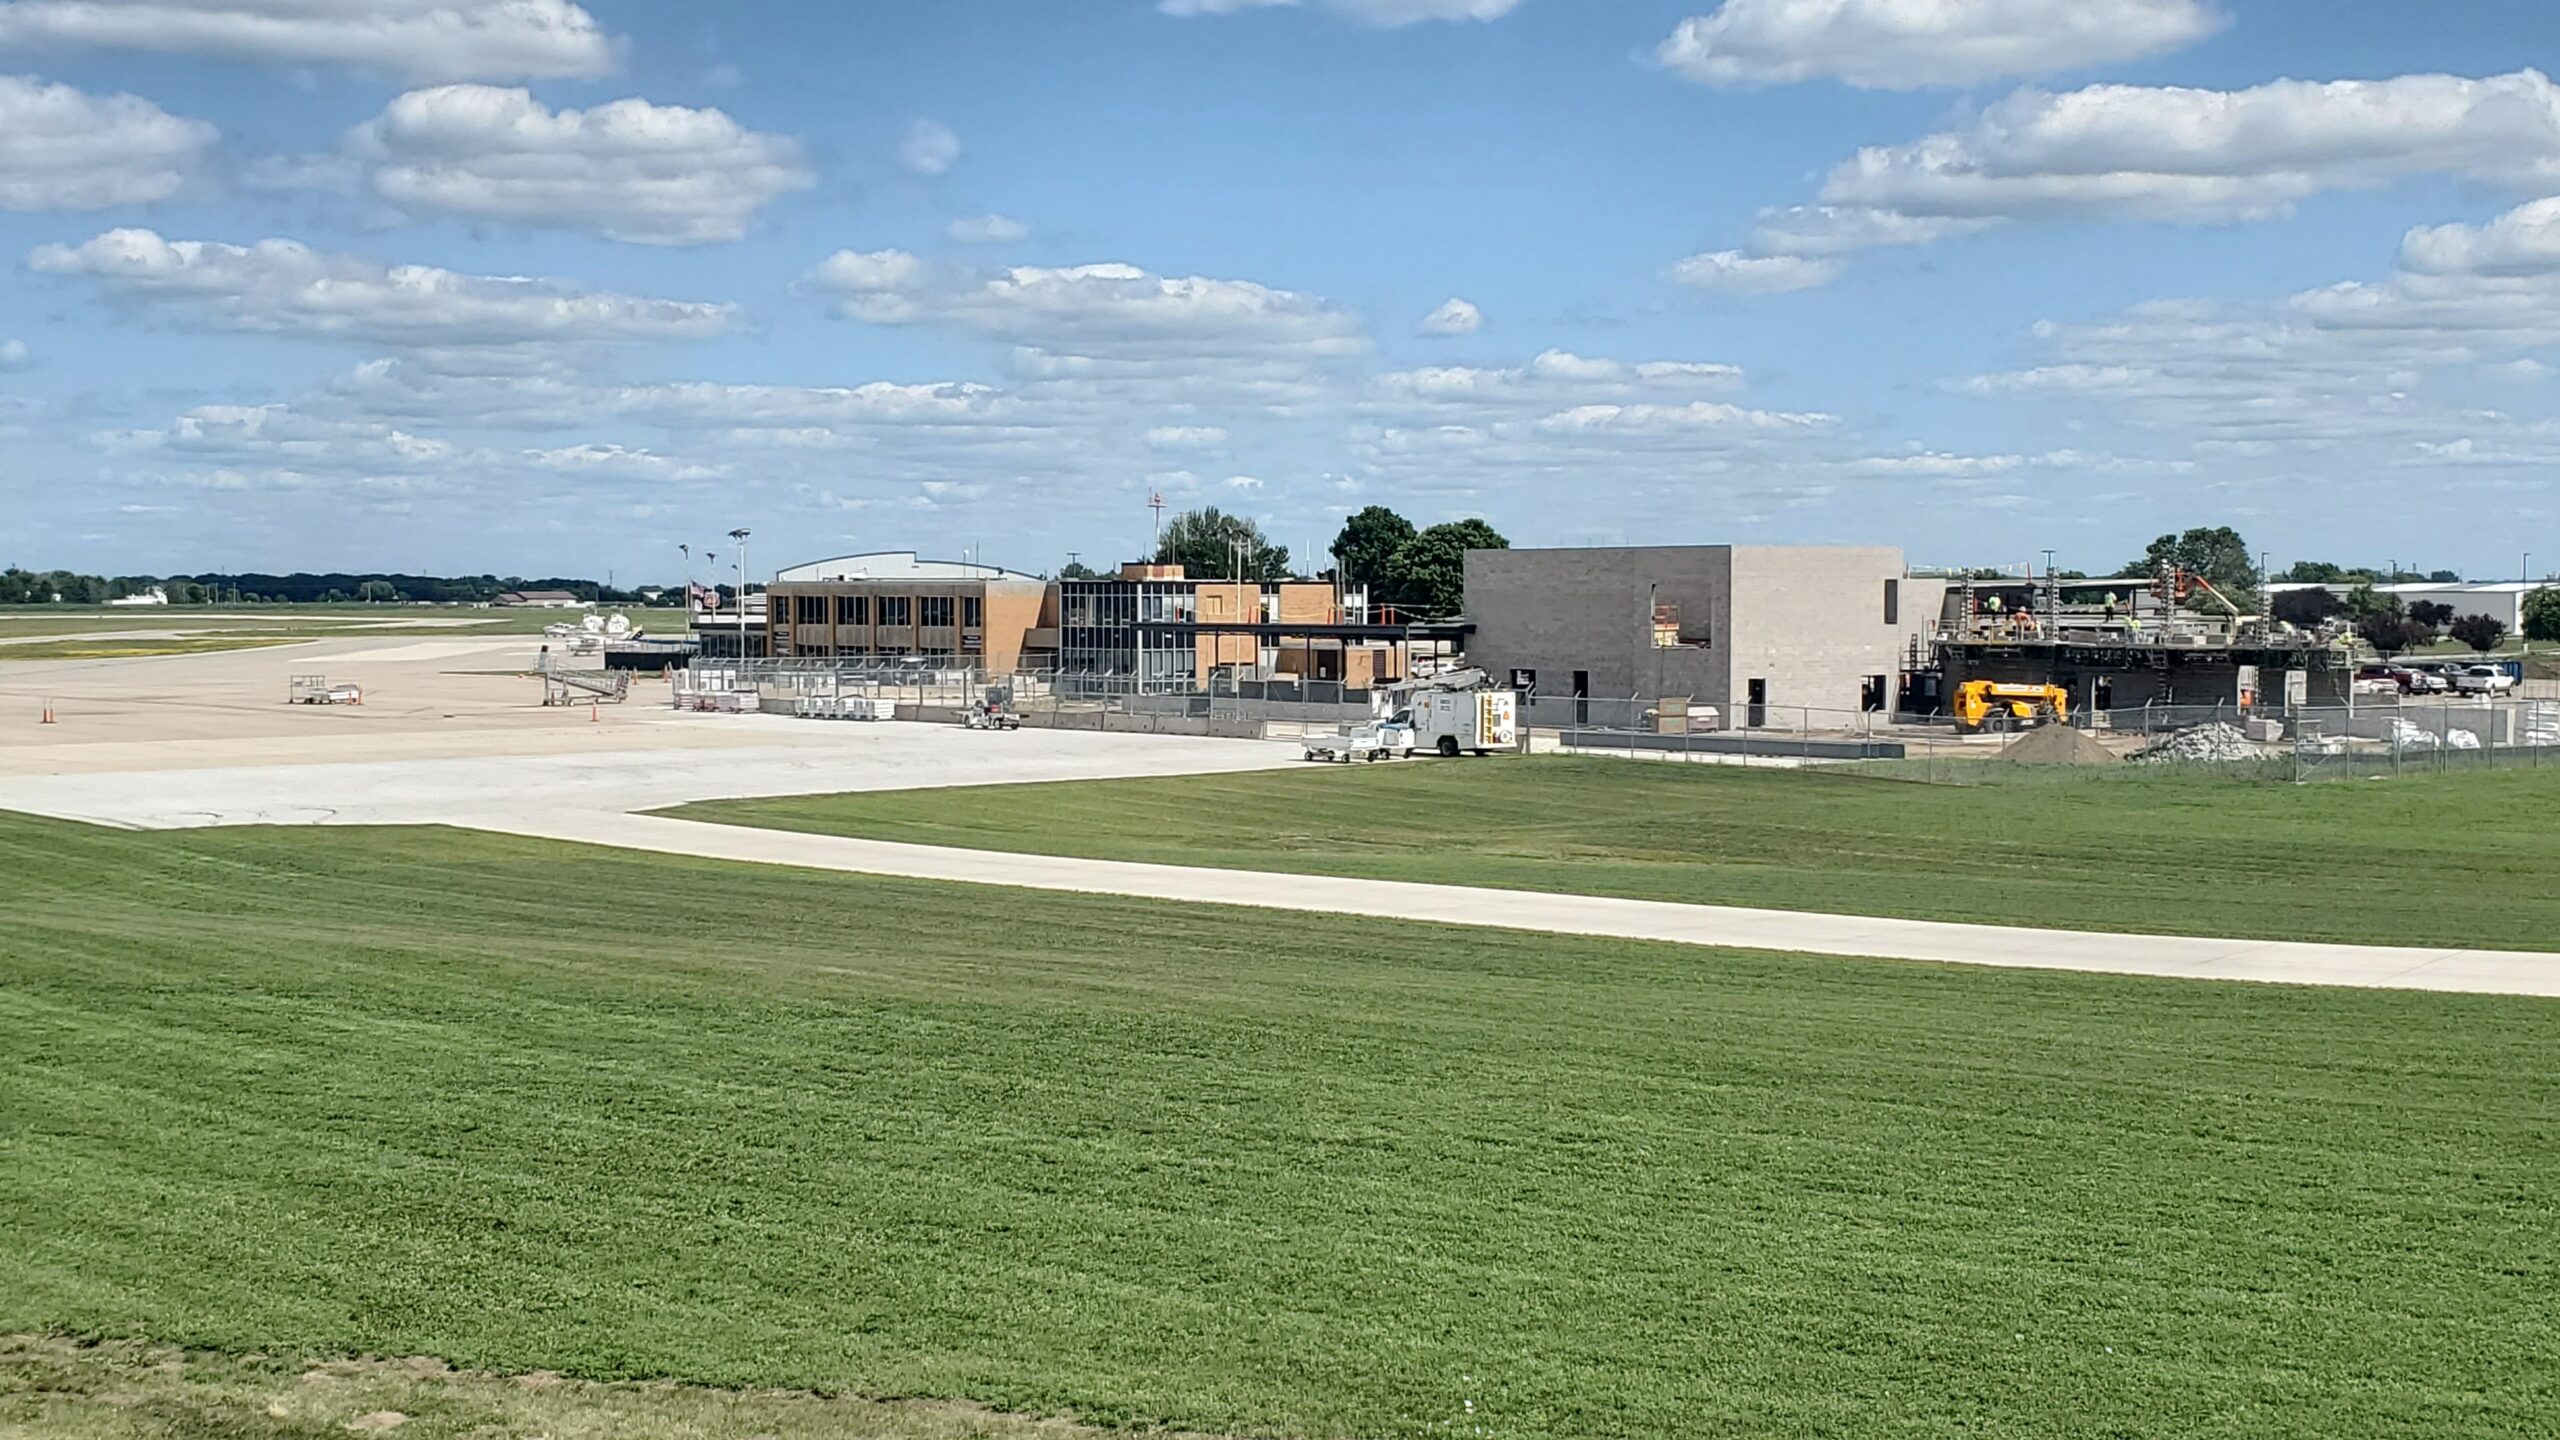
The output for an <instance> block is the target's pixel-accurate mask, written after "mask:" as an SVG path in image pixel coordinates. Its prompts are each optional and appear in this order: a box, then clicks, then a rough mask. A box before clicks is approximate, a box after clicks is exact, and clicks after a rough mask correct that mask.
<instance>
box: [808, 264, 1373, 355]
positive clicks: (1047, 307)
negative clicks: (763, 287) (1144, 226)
mask: <svg viewBox="0 0 2560 1440" xmlns="http://www.w3.org/2000/svg"><path fill="white" fill-rule="evenodd" d="M809 278H810V283H811V284H812V285H813V286H814V287H815V288H817V289H819V290H822V291H825V292H827V293H830V294H832V295H834V296H835V297H836V306H837V309H838V310H839V311H840V312H841V313H842V314H844V315H845V316H846V317H847V318H850V319H855V320H864V321H869V322H871V323H873V324H882V325H901V324H909V323H914V322H919V321H929V322H936V323H943V324H950V325H956V326H959V327H961V328H963V329H967V330H972V331H975V332H977V333H979V334H983V335H989V336H993V337H996V338H999V339H1004V340H1010V341H1014V342H1016V343H1018V344H1021V345H1025V346H1030V347H1034V348H1035V349H1037V350H1039V351H1041V352H1046V353H1049V354H1051V355H1057V356H1079V357H1089V358H1097V359H1107V358H1120V359H1141V360H1169V359H1176V358H1181V357H1197V356H1251V355H1282V356H1291V357H1301V358H1303V357H1319V356H1329V355H1347V354H1352V353H1355V352H1357V351H1359V350H1360V349H1362V348H1364V342H1363V341H1362V339H1361V335H1360V324H1359V321H1358V319H1357V318H1356V317H1354V316H1352V315H1351V314H1349V313H1348V312H1345V311H1342V310H1338V309H1335V308H1334V307H1333V306H1331V305H1328V304H1326V303H1325V302H1324V301H1322V300H1319V299H1317V298H1315V297H1314V296H1311V295H1302V294H1299V293H1297V292H1295V291H1290V290H1279V289H1274V288H1272V287H1270V286H1267V285H1260V284H1256V283H1254V282H1253V281H1250V280H1218V279H1209V278H1205V277H1202V276H1196V275H1194V276H1187V277H1186V276H1166V275H1156V274H1151V273H1149V272H1148V271H1145V270H1142V269H1140V268H1138V267H1137V266H1135V265H1119V264H1103V265H1072V266H1063V267H1049V266H1036V265H1020V266H1015V267H1013V268H1012V269H1009V270H1001V271H997V272H995V273H994V274H991V275H980V276H952V277H937V276H933V275H930V274H928V273H927V272H926V271H925V268H924V267H923V265H922V264H921V263H920V262H919V261H917V260H916V258H915V257H914V256H912V255H909V254H906V253H905V252H903V251H896V250H888V251H872V252H867V253H866V252H861V251H851V250H846V251H839V252H837V253H836V254H835V255H833V256H830V257H829V258H828V259H827V261H826V262H825V263H824V264H822V265H820V266H819V267H818V269H817V270H816V271H815V272H814V273H813V274H812V275H811V276H810V277H809ZM1068 368H1070V369H1072V368H1073V367H1068Z"/></svg>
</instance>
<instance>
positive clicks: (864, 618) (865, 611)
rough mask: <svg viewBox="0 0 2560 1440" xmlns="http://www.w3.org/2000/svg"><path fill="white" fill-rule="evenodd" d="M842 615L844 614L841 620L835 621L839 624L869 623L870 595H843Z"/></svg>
mask: <svg viewBox="0 0 2560 1440" xmlns="http://www.w3.org/2000/svg"><path fill="white" fill-rule="evenodd" d="M843 616H844V618H843V619H841V620H839V621H837V622H836V623H837V624H839V625H868V624H870V623H871V597H870V596H868V595H847V596H846V597H844V611H843Z"/></svg>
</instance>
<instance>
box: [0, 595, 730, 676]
mask: <svg viewBox="0 0 2560 1440" xmlns="http://www.w3.org/2000/svg"><path fill="white" fill-rule="evenodd" d="M632 613H634V615H635V623H638V624H643V625H645V624H647V623H648V617H649V615H650V614H651V613H653V612H647V611H639V612H632ZM656 613H666V614H670V615H672V614H673V612H656ZM563 618H569V619H573V620H574V619H575V618H576V617H575V615H573V614H565V612H562V611H557V610H466V609H459V608H448V607H442V606H415V605H254V606H246V607H242V606H209V607H204V608H201V609H200V608H198V607H195V606H183V605H182V606H151V607H148V608H136V609H101V608H96V607H88V608H74V607H67V606H60V605H15V606H0V662H5V661H10V660H120V659H134V658H139V657H145V656H155V655H203V654H211V653H214V652H218V651H224V650H248V649H255V648H258V647H261V646H268V645H283V644H289V643H291V642H294V641H298V640H333V639H348V638H355V637H365V636H409V637H415V636H424V635H437V636H447V637H451V638H456V639H470V638H473V637H477V636H484V635H498V636H503V635H530V634H538V633H540V632H541V630H542V627H543V626H545V625H548V624H552V623H554V622H557V621H559V620H561V619H563ZM464 620H467V621H469V622H471V623H469V624H455V623H453V622H455V621H464ZM674 621H675V625H676V627H677V628H681V626H682V623H683V621H682V617H681V616H680V615H679V616H674ZM125 632H131V633H125Z"/></svg>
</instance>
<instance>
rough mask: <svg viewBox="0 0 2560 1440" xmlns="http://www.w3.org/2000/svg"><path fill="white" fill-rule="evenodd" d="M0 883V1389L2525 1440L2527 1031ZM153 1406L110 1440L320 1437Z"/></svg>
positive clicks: (45, 827)
mask: <svg viewBox="0 0 2560 1440" xmlns="http://www.w3.org/2000/svg"><path fill="white" fill-rule="evenodd" d="M1418 774H1419V772H1417V775H1418ZM1408 783H1410V782H1408ZM0 867H5V869H6V873H7V874H8V875H9V876H10V877H11V883H10V884H9V885H8V886H7V887H5V889H0V1332H7V1333H14V1334H21V1335H53V1336H126V1337H135V1338H136V1339H137V1340H139V1341H144V1342H150V1343H156V1344H164V1345H181V1346H186V1347H190V1348H191V1349H192V1350H194V1351H197V1352H211V1353H213V1354H215V1355H221V1356H231V1357H236V1363H237V1364H238V1365H240V1366H247V1367H253V1370H254V1367H255V1366H257V1365H259V1364H261V1363H265V1362H259V1361H255V1360H252V1359H251V1358H249V1357H252V1356H270V1357H280V1358H281V1359H282V1360H283V1362H284V1363H286V1364H287V1365H289V1366H294V1367H299V1366H303V1365H306V1364H308V1363H310V1362H312V1361H314V1360H328V1359H332V1358H337V1357H357V1356H365V1355H375V1356H392V1357H398V1356H427V1357H433V1358H434V1359H436V1360H437V1361H440V1362H445V1363H450V1364H452V1365H455V1366H459V1367H463V1368H466V1369H469V1370H472V1371H475V1372H487V1373H490V1374H496V1375H510V1374H516V1373H522V1372H529V1371H545V1370H548V1371H558V1372H562V1373H564V1374H566V1375H568V1376H570V1377H573V1378H577V1379H581V1380H589V1381H602V1382H612V1381H622V1380H635V1379H657V1380H673V1381H682V1382H688V1383H693V1384H702V1385H711V1386H721V1387H748V1388H756V1387H783V1388H789V1389H808V1390H813V1391H817V1392H822V1393H828V1394H853V1395H887V1396H909V1397H948V1398H952V1399H957V1400H965V1401H970V1402H975V1403H979V1404H983V1405H987V1406H992V1407H996V1408H998V1409H1001V1410H1004V1411H1009V1412H1027V1413H1037V1414H1050V1415H1057V1414H1071V1415H1076V1416H1080V1417H1082V1418H1083V1419H1085V1420H1087V1421H1091V1422H1095V1423H1101V1424H1110V1425H1151V1424H1167V1425H1173V1426H1179V1427H1184V1428H1189V1429H1197V1430H1206V1431H1224V1432H1235V1433H1250V1434H1257V1435H1297V1436H1323V1437H1332V1436H1375V1435H1396V1434H1415V1433H1421V1434H1455V1435H1472V1434H1473V1433H1474V1430H1475V1429H1476V1428H1478V1427H1481V1428H1482V1429H1483V1430H1484V1432H1485V1433H1486V1434H1490V1435H1517V1436H1661V1435H1674V1434H1676V1435H1683V1436H1695V1437H1726V1436H1733V1437H1740V1436H1750V1437H1792V1436H1806V1437H1810V1436H1841V1435H1858V1436H1862V1437H1901V1436H1910V1437H1919V1436H1930V1437H1937V1436H1945V1435H1949V1434H1958V1433H1969V1434H1982V1435H1999V1436H2003V1437H2030V1440H2032V1437H2047V1436H2050V1437H2074V1440H2077V1437H2084V1436H2090V1435H2117V1436H2153V1435H2157V1436H2179V1437H2233V1440H2238V1437H2248V1440H2269V1437H2278V1440H2283V1437H2302V1440H2312V1437H2318V1440H2334V1437H2337V1436H2342V1435H2354V1436H2357V1437H2360V1440H2393V1437H2416V1436H2429V1437H2434V1436H2444V1437H2457V1436H2458V1437H2475V1436H2483V1435H2527V1434H2534V1433H2538V1432H2541V1431H2544V1430H2547V1428H2548V1425H2549V1419H2550V1417H2551V1416H2552V1415H2554V1414H2560V1371H2555V1370H2554V1368H2553V1367H2552V1366H2551V1365H2550V1363H2549V1360H2550V1356H2551V1355H2552V1354H2554V1353H2560V1280H2555V1265H2560V1239H2555V1237H2560V1216H2555V1209H2554V1199H2553V1197H2554V1196H2555V1195H2560V1146H2556V1145H2555V1127H2556V1124H2560V1082H2555V1080H2554V1078H2553V1072H2552V1069H2551V1066H2550V1064H2549V1059H2550V1056H2551V1055H2552V1054H2553V1053H2554V1051H2555V1047H2560V1006H2554V1005H2551V1004H2548V1003H2541V1002H2533V1001H2521V1000H2510V999H2503V998H2494V997H2476V996H2453V995H2434V994H2416V993H2403V992H2391V991H2358V990H2314V989H2291V988H2284V987H2274V986H2247V985H2215V984H2198V983H2180V982H2161V981H2152V980H2144V979H2136V978H2127V977H2106V976H2084V975H2072V974H2064V973H2050V972H2038V971H2010V970H1992V969H1970V968H1965V967H1948V966H1921V965H1902V964H1889V963H1880V962H1860V961H1843V960H1830V959H1806V958H1801V957H1787V956H1777V955H1761V954H1741V953H1731V952H1717V951H1706V950H1697V949H1688V948H1679V947H1668V946H1651V945H1640V944H1624V943H1614V942H1601V941H1586V940H1576V939H1569V938H1559V937H1546V936H1532V935H1521V934H1506V933H1499V932H1483V931H1470V930H1454V929H1437V928H1431V927H1399V926H1390V925H1381V924H1377V923H1374V922H1367V921H1356V920H1349V919H1338V918H1330V917H1320V916H1307V915H1288V914H1280V913H1271V912H1257V911H1248V910H1234V909H1220V908H1215V907H1202V906H1180V905H1167V904H1158V903H1149V902H1140V901H1133V900H1122V899H1116V898H1111V897H1101V896H1073V895H1057V894H1045V893H1028V892H1016V891H1007V890H1003V889H995V888H983V887H959V886H945V885H932V884H925V883H917V882H902V881H892V880H880V879H867V878H859V877H848V876H842V875H833V874H821V873H813V872H803V871H796V870H792V869H788V868H783V867H745V866H731V865H721V864H716V863H711V862H702V861H692V860H685V859H679V858H673V857H661V856H650V855H644V854H636V853H631V854H625V853H609V852H604V851H593V850H582V849H578V848H575V847H569V846H561V845H554V844H545V843H537V842H532V841H525V840H517V839H511V838H505V837H496V836H489V835H483V834H472V833H460V832H450V831H442V830H433V829H417V830H360V829H296V830H256V829H239V830H203V831H184V832H167V833H130V832H116V831H107V830H98V829H89V828H84V827H80V826H74V825H67V824H59V823H50V822H38V821H32V820H22V819H6V818H0ZM230 1373H231V1372H228V1371H225V1370H224V1369H223V1368H222V1367H221V1366H219V1365H216V1366H214V1367H213V1368H212V1369H211V1370H209V1371H208V1372H207V1374H208V1376H209V1377H210V1378H209V1380H208V1383H209V1384H232V1385H234V1387H235V1389H237V1388H244V1387H245V1388H248V1389H254V1388H255V1386H256V1385H257V1384H261V1383H264V1382H262V1381H258V1380H257V1379H256V1375H255V1373H252V1374H251V1375H250V1377H249V1378H248V1379H245V1380H239V1379H237V1378H236V1377H235V1378H234V1379H232V1380H226V1379H224V1378H223V1377H224V1376H225V1375H227V1374H230ZM181 1378H183V1377H181ZM235 1382H236V1383H235ZM65 1383H67V1384H81V1385H87V1384H95V1383H100V1382H97V1381H95V1380H94V1379H91V1380H79V1379H77V1378H76V1377H75V1379H74V1380H72V1381H67V1382H65ZM131 1393H133V1394H135V1395H137V1396H142V1395H148V1394H149V1393H150V1392H149V1389H148V1387H140V1388H137V1389H136V1390H135V1391H133V1392H131ZM226 1393H228V1392H226ZM467 1398H468V1397H464V1396H457V1397H455V1399H454V1401H453V1404H454V1405H455V1406H456V1407H462V1406H464V1404H465V1401H466V1399H467ZM677 1399H678V1400H679V1401H681V1403H683V1404H687V1405H690V1404H695V1403H697V1399H698V1397H697V1396H696V1395H695V1392H692V1391H689V1390H688V1391H682V1392H679V1394H678V1396H677ZM42 1400H43V1397H42V1396H41V1395H36V1396H30V1394H28V1393H27V1392H25V1391H23V1390H22V1391H20V1392H18V1393H16V1394H12V1395H6V1396H0V1415H6V1416H9V1417H12V1419H13V1420H15V1419H16V1417H22V1416H25V1415H28V1414H30V1413H35V1414H37V1415H38V1416H39V1417H41V1414H42V1413H43V1412H41V1411H32V1412H31V1411H30V1409H29V1407H30V1406H32V1405H36V1404H38V1403H40V1402H41V1401H42ZM199 1400H200V1401H201V1402H202V1403H201V1404H199V1405H196V1406H194V1407H193V1408H190V1406H189V1405H186V1404H182V1403H180V1402H178V1401H176V1400H174V1399H170V1398H168V1397H165V1396H164V1397H162V1399H161V1401H159V1402H152V1401H148V1400H143V1401H138V1402H137V1403H136V1404H135V1405H134V1406H133V1407H131V1408H130V1409H129V1410H128V1411H127V1412H126V1413H127V1414H129V1415H132V1416H134V1417H137V1418H136V1420H135V1423H136V1424H137V1425H143V1426H148V1425H151V1424H156V1423H159V1422H158V1421H157V1420H156V1419H155V1418H154V1417H176V1418H170V1419H168V1421H167V1425H166V1427H165V1428H163V1429H160V1430H158V1431H156V1432H153V1431H149V1430H136V1431H134V1432H131V1433H159V1434H167V1435H224V1436H235V1435H236V1436H256V1435H287V1434H297V1433H308V1432H307V1431H292V1430H286V1429H283V1428H281V1427H282V1425H283V1424H284V1423H285V1422H284V1421H283V1420H279V1419H276V1418H275V1417H265V1416H263V1415H262V1414H259V1413H238V1412H236V1411H234V1410H231V1409H225V1408H223V1405H222V1402H220V1401H219V1398H218V1396H215V1395H214V1394H212V1393H211V1392H206V1393H204V1394H202V1395H200V1396H199ZM155 1403H157V1404H161V1405H162V1406H163V1408H159V1409H155V1408H153V1405H154V1404H155ZM367 1403H383V1404H389V1405H392V1406H393V1407H394V1408H397V1407H398V1406H399V1405H402V1404H412V1403H416V1404H423V1403H424V1402H423V1401H420V1400H417V1399H416V1398H415V1397H412V1398H411V1399H409V1400H385V1401H380V1402H370V1401H369V1402H367ZM475 1403H476V1402H475ZM671 1403H675V1402H671ZM295 1413H297V1414H298V1413H301V1412H295ZM403 1413H407V1412H403ZM453 1413H462V1411H461V1409H460V1408H457V1409H456V1410H455V1411H454V1412H453ZM205 1416H213V1417H215V1418H214V1419H205V1418H204V1417H205ZM359 1418H360V1417H359ZM681 1418H682V1417H680V1416H677V1415H675V1414H673V1412H672V1411H671V1412H670V1414H669V1415H666V1416H661V1417H658V1420H656V1421H650V1422H648V1423H643V1421H642V1420H641V1419H638V1418H631V1417H627V1416H626V1418H625V1421H624V1422H623V1423H622V1424H621V1425H620V1426H618V1427H617V1428H616V1429H614V1431H613V1432H612V1433H615V1434H617V1435H625V1434H651V1433H666V1434H683V1433H706V1431H686V1430H683V1429H680V1428H677V1422H678V1421H679V1420H680V1419H681ZM659 1421H663V1422H664V1423H663V1424H661V1423H659ZM26 1423H34V1422H26ZM335 1423H337V1422H335V1421H332V1424H335ZM419 1423H420V1426H421V1428H420V1430H419V1432H418V1433H423V1434H433V1433H437V1432H436V1431H434V1430H433V1429H430V1428H428V1427H427V1426H426V1425H425V1423H424V1419H423V1417H422V1419H421V1421H420V1422H419ZM492 1423H493V1424H495V1423H496V1422H495V1421H493V1422H492ZM508 1423H511V1424H512V1423H515V1422H512V1421H510V1422H508ZM535 1423H537V1422H535V1421H526V1422H524V1423H523V1427H520V1428H518V1429H516V1430H514V1431H508V1430H505V1429H492V1430H489V1431H485V1432H477V1433H484V1434H508V1433H515V1434H525V1435H530V1434H533V1433H540V1432H538V1431H536V1430H534V1429H532V1428H530V1427H531V1426H532V1425H534V1424H535ZM741 1423H742V1424H743V1423H744V1422H741ZM734 1428H735V1427H733V1429H734ZM107 1433H123V1432H107ZM707 1433H715V1434H716V1433H724V1432H722V1431H720V1430H717V1429H707Z"/></svg>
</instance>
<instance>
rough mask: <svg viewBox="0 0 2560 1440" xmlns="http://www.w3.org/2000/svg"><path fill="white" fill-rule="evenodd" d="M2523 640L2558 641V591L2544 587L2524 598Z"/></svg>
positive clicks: (2559, 616) (2559, 606)
mask: <svg viewBox="0 0 2560 1440" xmlns="http://www.w3.org/2000/svg"><path fill="white" fill-rule="evenodd" d="M2524 638H2526V639H2527V640H2540V641H2543V642H2545V643H2549V642H2551V641H2554V640H2560V589H2553V588H2551V587H2548V586H2546V587H2544V588H2543V589H2540V590H2536V591H2534V592H2533V593H2532V594H2530V595H2527V596H2525V597H2524Z"/></svg>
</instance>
